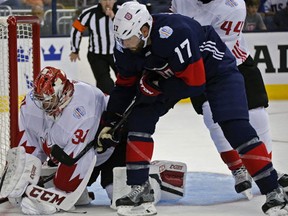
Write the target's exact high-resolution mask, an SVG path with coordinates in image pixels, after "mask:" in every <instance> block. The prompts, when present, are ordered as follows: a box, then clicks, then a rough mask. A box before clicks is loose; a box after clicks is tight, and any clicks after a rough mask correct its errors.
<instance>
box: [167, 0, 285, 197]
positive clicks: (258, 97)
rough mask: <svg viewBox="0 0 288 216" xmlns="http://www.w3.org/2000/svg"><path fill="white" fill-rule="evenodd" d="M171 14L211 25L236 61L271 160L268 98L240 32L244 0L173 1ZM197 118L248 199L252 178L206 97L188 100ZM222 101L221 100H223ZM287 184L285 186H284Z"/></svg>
mask: <svg viewBox="0 0 288 216" xmlns="http://www.w3.org/2000/svg"><path fill="white" fill-rule="evenodd" d="M171 4H172V5H171V10H172V11H173V12H174V13H179V14H182V15H186V16H189V17H192V18H194V19H195V20H197V21H198V22H199V23H200V24H201V25H203V26H204V25H212V26H213V28H214V29H215V30H216V32H217V33H218V34H219V36H220V37H221V39H222V40H223V41H224V42H225V44H226V45H227V46H228V48H229V49H230V51H231V52H232V53H233V55H234V56H235V58H236V61H237V66H238V69H239V71H240V72H241V73H242V75H243V77H244V80H245V88H246V95H247V100H248V106H249V117H250V123H251V125H252V126H253V127H254V128H255V130H256V131H257V134H258V136H259V137H260V139H261V140H262V141H263V142H264V143H265V145H266V148H267V151H268V153H269V154H270V157H272V140H271V134H270V126H269V119H268V113H267V111H266V109H265V108H266V107H267V106H268V96H267V93H266V90H265V86H264V82H263V79H262V75H261V72H260V70H259V69H258V67H257V65H256V63H255V62H254V60H253V59H252V57H251V56H250V53H249V51H248V48H247V45H246V42H245V39H244V36H243V33H242V28H243V25H244V21H245V18H246V5H245V1H243V0H192V1H191V0H172V1H171ZM191 100H192V104H193V106H194V108H195V110H196V112H197V113H198V114H203V118H204V122H205V125H206V126H207V128H208V129H209V131H210V135H211V138H212V139H213V142H214V144H215V146H216V148H217V150H218V152H219V153H220V155H221V158H222V160H223V161H224V163H226V165H227V166H228V168H229V169H230V170H231V171H232V174H233V176H234V178H235V190H236V192H237V193H243V194H244V195H245V196H247V198H248V199H251V198H252V194H251V187H252V184H251V181H252V179H251V177H250V176H249V174H248V172H247V170H246V168H245V167H244V165H243V163H242V160H241V157H240V156H239V155H238V153H237V152H236V151H235V150H233V149H232V148H231V146H230V144H229V143H228V141H227V140H226V139H225V137H224V135H223V132H222V130H221V128H220V127H219V125H218V124H215V123H214V122H213V118H212V114H211V111H210V106H209V103H208V102H207V100H206V98H205V96H203V95H202V96H200V97H195V98H191ZM223 100H224V98H223ZM278 178H279V180H278V181H279V183H280V184H282V185H284V186H285V185H287V186H288V175H286V174H285V175H284V174H279V173H278ZM284 182H286V183H284Z"/></svg>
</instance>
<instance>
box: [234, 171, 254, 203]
mask: <svg viewBox="0 0 288 216" xmlns="http://www.w3.org/2000/svg"><path fill="white" fill-rule="evenodd" d="M232 175H233V177H234V179H235V191H236V192H237V193H241V194H243V195H244V196H245V197H246V198H247V199H248V200H251V199H252V198H253V194H252V177H251V176H250V175H249V173H248V172H247V170H246V168H245V167H244V166H242V167H240V168H239V169H237V170H233V171H232Z"/></svg>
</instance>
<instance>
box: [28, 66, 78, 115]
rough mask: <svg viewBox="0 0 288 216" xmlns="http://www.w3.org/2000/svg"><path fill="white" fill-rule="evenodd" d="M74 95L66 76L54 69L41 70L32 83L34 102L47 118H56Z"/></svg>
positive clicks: (72, 86)
mask: <svg viewBox="0 0 288 216" xmlns="http://www.w3.org/2000/svg"><path fill="white" fill-rule="evenodd" d="M73 93H74V85H73V83H71V82H70V81H69V79H67V77H66V74H65V73H64V72H63V71H62V70H59V69H57V68H54V67H45V68H43V69H42V71H41V72H40V74H39V75H38V77H37V78H36V80H35V82H34V94H33V96H34V102H35V104H36V106H38V107H39V108H40V109H42V110H44V111H45V112H46V113H47V114H48V115H49V116H52V117H54V118H56V117H58V116H59V114H61V112H62V111H63V109H64V108H65V107H66V106H67V104H68V103H69V102H70V101H71V99H72V96H73Z"/></svg>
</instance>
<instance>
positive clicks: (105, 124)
mask: <svg viewBox="0 0 288 216" xmlns="http://www.w3.org/2000/svg"><path fill="white" fill-rule="evenodd" d="M121 117H122V116H121V115H120V114H117V113H109V112H107V111H105V112H104V113H103V114H102V118H101V123H100V127H99V128H100V130H99V131H100V133H99V134H98V137H97V146H96V151H97V153H99V154H102V153H104V152H105V151H106V150H107V149H108V148H110V147H115V146H117V145H118V144H119V142H120V140H121V130H122V127H120V128H118V129H117V130H116V131H114V130H113V127H114V126H115V125H116V124H117V123H118V122H119V121H120V120H121ZM101 128H102V129H101Z"/></svg>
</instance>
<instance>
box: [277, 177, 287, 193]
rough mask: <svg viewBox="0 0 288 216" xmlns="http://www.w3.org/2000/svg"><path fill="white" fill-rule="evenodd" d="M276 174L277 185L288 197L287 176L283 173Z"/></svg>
mask: <svg viewBox="0 0 288 216" xmlns="http://www.w3.org/2000/svg"><path fill="white" fill-rule="evenodd" d="M277 174H278V183H279V185H280V186H281V187H282V188H283V189H284V191H285V192H286V194H287V195H288V175H287V174H284V173H279V172H277Z"/></svg>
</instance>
